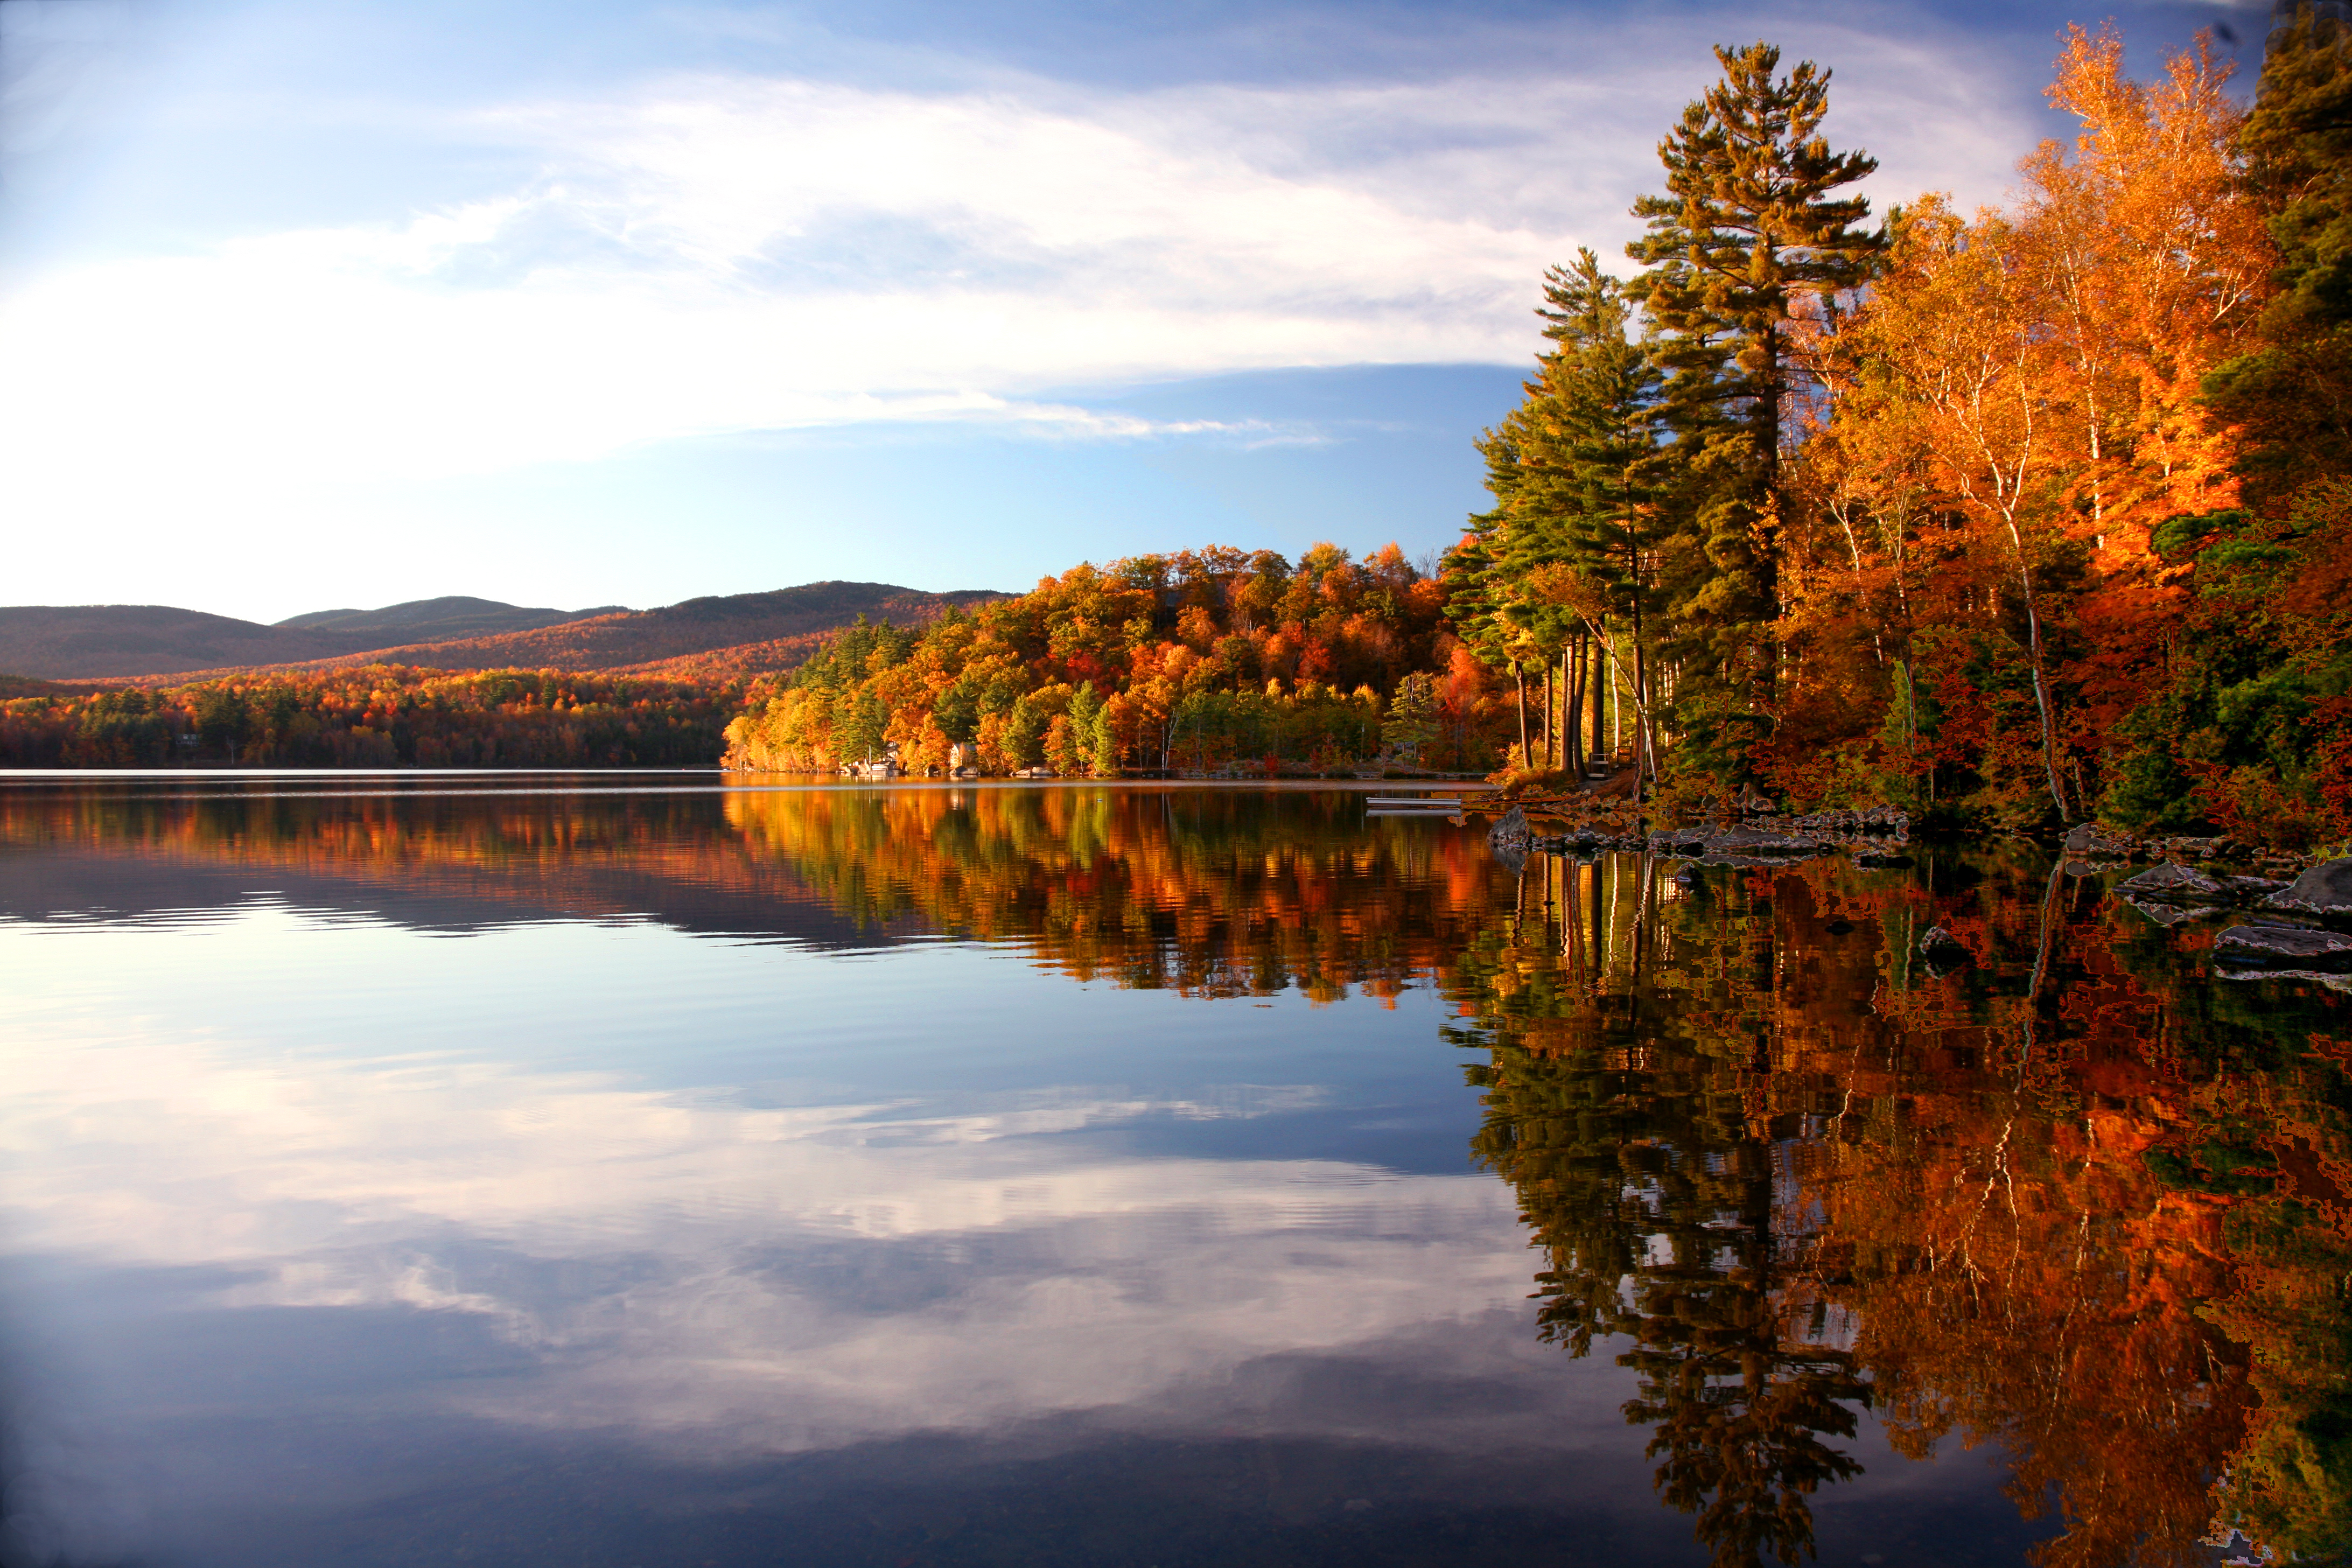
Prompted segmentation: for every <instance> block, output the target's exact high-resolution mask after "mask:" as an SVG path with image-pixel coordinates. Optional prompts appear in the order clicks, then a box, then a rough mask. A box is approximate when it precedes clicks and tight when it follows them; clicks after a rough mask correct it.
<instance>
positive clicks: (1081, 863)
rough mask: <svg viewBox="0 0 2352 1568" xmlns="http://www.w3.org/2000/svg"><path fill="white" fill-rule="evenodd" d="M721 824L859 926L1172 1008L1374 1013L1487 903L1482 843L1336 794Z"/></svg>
mask: <svg viewBox="0 0 2352 1568" xmlns="http://www.w3.org/2000/svg"><path fill="white" fill-rule="evenodd" d="M727 815H728V820H729V821H730V823H731V824H732V825H734V826H735V827H736V828H737V829H738V830H739V831H740V833H741V834H742V836H743V838H744V840H745V842H746V843H747V844H748V845H751V846H754V847H757V848H758V849H759V850H760V851H761V853H764V854H766V855H769V856H772V857H773V858H775V859H776V860H777V861H779V862H780V863H782V864H786V865H789V866H791V867H792V868H793V871H794V873H795V875H797V876H798V877H800V878H802V879H804V880H805V881H806V882H807V884H808V885H809V886H810V887H812V888H814V889H816V890H818V891H819V892H820V893H821V894H823V895H824V897H826V898H827V899H829V900H832V901H833V902H834V903H835V905H836V906H837V907H838V908H840V909H841V910H843V911H844V912H845V913H848V914H851V915H853V916H855V917H856V918H858V919H861V920H884V919H892V918H905V919H908V920H910V921H914V922H916V923H918V924H919V925H920V926H922V927H923V928H925V929H929V930H933V931H953V932H958V933H969V934H971V935H972V936H976V937H980V938H982V939H983V940H988V941H1000V942H1001V941H1014V942H1021V943H1024V945H1029V946H1031V947H1032V948H1033V950H1034V952H1037V953H1038V954H1039V956H1040V957H1041V958H1042V959H1044V960H1045V962H1047V963H1051V964H1053V965H1054V966H1055V967H1056V968H1058V969H1060V970H1062V971H1063V972H1064V973H1067V974H1069V975H1070V976H1071V977H1072V978H1074V979H1078V980H1093V979H1097V978H1108V979H1115V980H1116V981H1118V983H1119V984H1124V985H1138V986H1151V987H1158V986H1168V987H1171V988H1173V989H1176V990H1179V991H1181V992H1184V993H1186V994H1203V995H1213V996H1232V995H1244V994H1248V995H1262V994H1267V993H1269V992H1273V991H1277V990H1280V989H1282V988H1283V987H1285V986H1286V985H1296V986H1297V988H1298V989H1300V990H1302V991H1304V992H1305V993H1307V995H1309V996H1311V997H1313V998H1315V999H1316V1000H1318V1001H1333V1000H1337V999H1338V998H1339V997H1341V996H1345V995H1346V994H1348V992H1349V987H1350V986H1355V987H1359V988H1360V989H1361V990H1362V991H1364V992H1365V993H1366V994H1370V995H1374V996H1380V997H1385V998H1391V999H1392V998H1394V997H1395V996H1396V995H1397V994H1400V993H1401V992H1402V991H1403V990H1405V989H1406V988H1407V987H1408V986H1409V985H1411V984H1415V983H1424V984H1425V983H1426V981H1427V979H1428V977H1429V976H1430V975H1431V974H1433V973H1434V971H1435V970H1436V969H1437V968H1438V967H1439V965H1440V964H1441V963H1442V962H1443V961H1444V958H1445V957H1446V956H1448V955H1449V954H1450V953H1452V952H1454V951H1455V950H1457V949H1458V947H1459V946H1460V944H1461V943H1462V942H1464V941H1465V940H1466V937H1467V933H1468V932H1469V931H1472V930H1474V929H1475V927H1476V925H1477V924H1478V923H1479V921H1480V920H1481V919H1482V918H1483V917H1484V916H1485V915H1486V912H1487V910H1489V909H1490V908H1491V907H1492V904H1493V901H1494V899H1495V896H1496V895H1495V894H1494V892H1493V891H1492V890H1491V889H1492V888H1493V886H1494V885H1495V875H1496V873H1495V869H1494V868H1493V866H1492V864H1491V862H1490V861H1489V860H1488V859H1487V858H1486V854H1485V852H1484V847H1483V846H1481V845H1478V844H1476V843H1475V842H1474V841H1473V840H1471V839H1470V838H1469V837H1467V836H1456V835H1438V836H1433V835H1431V834H1429V833H1428V832H1427V831H1426V830H1425V829H1423V828H1420V827H1418V826H1408V825H1404V824H1399V823H1392V822H1391V823H1381V822H1374V823H1371V824H1369V825H1368V824H1366V823H1365V822H1364V820H1363V818H1362V816H1361V815H1360V807H1359V805H1357V803H1356V800H1355V799H1354V798H1353V797H1350V796H1344V795H1307V794H1293V795H1276V796H1274V797H1272V798H1271V800H1268V799H1266V798H1264V797H1259V798H1244V797H1241V796H1237V795H1233V794H1229V793H1223V792H1218V791H1192V792H1183V791H1178V792H1175V793H1172V794H1171V793H1163V792H1160V791H1150V790H1128V789H1120V788H1113V787H1102V788H1090V789H1076V790H1070V789H1064V790H1050V791H1026V790H1003V789H971V790H954V791H949V790H909V791H891V792H877V793H871V794H869V793H862V792H832V793H816V794H803V793H793V794H758V793H746V794H741V795H730V797H729V798H728V805H727Z"/></svg>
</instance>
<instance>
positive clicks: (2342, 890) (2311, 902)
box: [2263, 860, 2352, 915]
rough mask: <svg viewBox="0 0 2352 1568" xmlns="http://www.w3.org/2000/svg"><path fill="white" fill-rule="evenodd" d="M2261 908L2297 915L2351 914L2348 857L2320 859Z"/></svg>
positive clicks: (2351, 870) (2351, 874)
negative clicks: (2288, 911)
mask: <svg viewBox="0 0 2352 1568" xmlns="http://www.w3.org/2000/svg"><path fill="white" fill-rule="evenodd" d="M2263 908H2264V909H2271V910H2292V911H2293V912H2294V913H2296V914H2301V915H2352V860H2323V861H2322V862H2320V863H2319V864H2318V865H2316V866H2314V867H2313V868H2311V869H2310V870H2308V871H2305V873H2304V874H2303V875H2302V876H2300V877H2297V878H2296V879H2294V883H2293V884H2292V885H2290V886H2289V887H2288V888H2287V889H2286V890H2285V891H2284V892H2282V893H2273V894H2272V895H2271V896H2270V897H2269V898H2267V899H2265V900H2263Z"/></svg>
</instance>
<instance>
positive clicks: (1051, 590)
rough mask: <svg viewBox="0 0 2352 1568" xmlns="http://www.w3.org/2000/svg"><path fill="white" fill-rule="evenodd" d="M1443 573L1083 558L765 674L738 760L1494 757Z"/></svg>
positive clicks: (1481, 688) (1326, 556) (1240, 560)
mask: <svg viewBox="0 0 2352 1568" xmlns="http://www.w3.org/2000/svg"><path fill="white" fill-rule="evenodd" d="M1448 592H1449V590H1448V586H1447V584H1445V583H1444V581H1442V580H1440V579H1439V578H1438V577H1437V576H1435V575H1433V574H1429V573H1425V572H1423V571H1422V570H1421V569H1419V568H1417V567H1416V566H1414V565H1413V564H1412V563H1411V562H1409V561H1407V560H1406V559H1405V557H1404V554H1403V552H1402V551H1400V550H1399V549H1398V548H1397V547H1396V546H1395V545H1394V544H1391V545H1389V546H1387V547H1385V548H1384V549H1381V550H1378V551H1375V552H1372V553H1370V554H1369V555H1367V556H1365V557H1364V558H1362V559H1361V560H1357V559H1355V558H1354V557H1352V556H1351V555H1350V554H1349V552H1347V551H1345V550H1343V549H1340V548H1339V546H1337V545H1333V544H1318V545H1316V546H1314V547H1313V548H1311V549H1309V550H1307V552H1305V553H1304V554H1302V555H1301V556H1300V557H1299V558H1298V560H1297V561H1296V562H1292V561H1291V560H1289V559H1288V558H1287V557H1286V556H1283V555H1281V554H1278V553H1276V552H1273V551H1268V550H1262V551H1257V552H1244V551H1241V550H1236V549H1233V548H1230V547H1226V546H1218V545H1213V546H1210V547H1208V548H1206V549H1202V550H1197V551H1191V550H1188V551H1182V552H1177V553H1174V554H1167V555H1139V556H1135V557H1131V558H1129V559H1126V560H1121V561H1116V562H1113V563H1110V564H1109V565H1108V566H1106V567H1097V566H1094V565H1092V564H1090V563H1089V564H1083V565H1079V566H1076V567H1074V568H1072V569H1071V570H1070V571H1068V572H1066V573H1063V574H1061V575H1060V576H1058V577H1048V578H1046V579H1045V580H1044V581H1043V582H1041V583H1039V584H1037V586H1036V588H1035V589H1034V590H1033V591H1031V592H1030V593H1028V594H1024V595H1022V596H1021V597H1019V598H1017V599H1011V600H1006V601H1003V602H1002V603H999V604H994V605H985V606H982V608H980V609H978V610H976V611H973V612H970V613H963V612H957V611H950V613H948V614H947V615H944V616H941V617H940V619H938V620H936V621H933V622H931V623H930V624H929V625H928V626H924V627H923V628H921V629H920V630H919V631H918V630H910V629H907V628H902V627H897V626H888V625H887V624H884V625H869V624H866V623H865V622H864V621H863V620H862V619H861V621H860V623H859V624H858V625H856V626H852V627H850V628H849V629H847V630H845V631H844V632H842V633H840V634H838V635H837V636H836V637H835V638H834V639H833V640H832V641H831V642H830V643H829V644H828V645H827V646H826V647H824V650H822V651H821V652H820V653H819V654H817V655H816V656H815V657H814V658H811V659H809V660H808V661H807V662H806V663H805V664H803V666H801V668H799V669H797V670H795V671H793V674H792V675H791V676H790V677H788V678H786V679H783V680H782V681H780V682H777V683H774V685H773V686H772V687H769V688H762V689H760V690H758V691H757V692H755V700H754V701H753V703H752V704H751V707H750V708H749V709H748V710H747V711H746V712H745V713H744V714H743V715H742V717H741V718H740V719H739V720H738V721H736V722H735V723H733V724H731V725H730V727H729V729H728V739H729V742H730V745H729V760H730V765H736V766H742V767H750V768H764V769H778V770H785V771H795V770H804V769H820V770H823V769H830V768H833V767H835V766H837V765H840V764H843V763H860V762H866V761H878V760H881V759H884V758H886V757H888V758H892V759H895V760H896V761H897V762H898V764H899V765H900V766H901V767H902V768H904V769H906V770H907V771H908V772H911V773H927V772H942V773H943V772H947V771H949V770H950V769H952V768H955V767H957V766H959V765H960V764H961V765H967V766H971V767H972V768H975V769H977V770H978V771H980V772H982V773H1000V774H1001V773H1015V772H1019V771H1022V770H1024V769H1030V768H1037V767H1044V768H1049V769H1051V770H1053V771H1054V772H1055V773H1060V774H1063V775H1065V776H1089V775H1092V776H1106V777H1108V776H1116V775H1117V774H1118V773H1120V772H1121V771H1122V770H1125V769H1130V768H1131V769H1141V770H1148V771H1155V772H1158V771H1168V772H1180V773H1181V772H1188V771H1204V772H1205V771H1212V770H1222V771H1240V772H1251V773H1272V772H1280V771H1286V770H1305V771H1315V772H1323V771H1330V770H1333V769H1340V768H1348V767H1354V766H1358V765H1360V764H1362V763H1367V762H1372V763H1381V762H1386V763H1399V764H1404V765H1411V766H1420V767H1430V768H1443V769H1473V770H1479V771H1483V770H1485V769H1487V768H1491V767H1493V766H1495V765H1496V763H1498V762H1499V761H1501V760H1502V758H1501V751H1500V744H1499V742H1500V741H1501V738H1502V734H1503V724H1502V716H1503V708H1502V704H1501V699H1500V690H1499V688H1498V686H1497V684H1496V678H1495V676H1494V674H1493V672H1492V671H1491V670H1490V669H1489V668H1486V666H1485V665H1484V664H1482V663H1481V662H1480V661H1479V660H1478V659H1477V658H1475V657H1474V656H1473V654H1472V652H1471V650H1470V649H1469V647H1467V646H1466V645H1465V643H1464V642H1463V641H1462V639H1461V637H1459V636H1458V635H1457V634H1456V632H1455V630H1454V627H1453V626H1452V625H1451V623H1449V622H1448V620H1447V619H1446V616H1445V607H1446V603H1447V595H1448Z"/></svg>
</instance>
